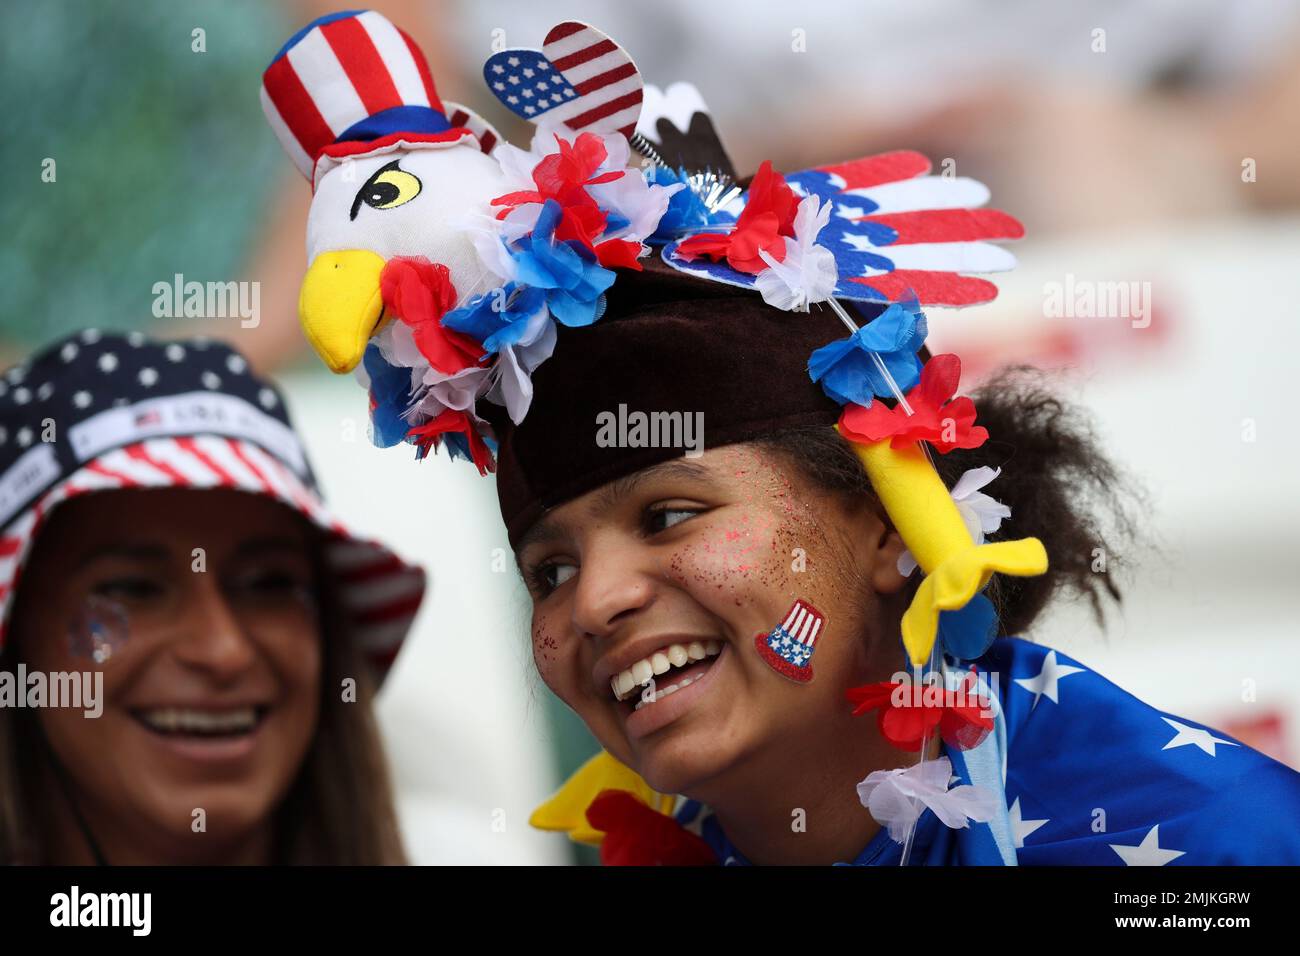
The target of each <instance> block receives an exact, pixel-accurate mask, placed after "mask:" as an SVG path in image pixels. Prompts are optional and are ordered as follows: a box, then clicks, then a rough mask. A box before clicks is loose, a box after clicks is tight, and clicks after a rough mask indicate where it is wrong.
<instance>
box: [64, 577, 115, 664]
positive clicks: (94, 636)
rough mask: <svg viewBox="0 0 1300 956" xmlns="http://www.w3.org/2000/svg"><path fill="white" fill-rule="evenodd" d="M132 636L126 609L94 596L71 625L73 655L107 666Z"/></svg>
mask: <svg viewBox="0 0 1300 956" xmlns="http://www.w3.org/2000/svg"><path fill="white" fill-rule="evenodd" d="M129 636H130V626H129V620H128V618H127V613H126V609H125V608H124V607H122V605H121V604H119V603H117V602H116V601H111V600H109V599H108V598H104V597H99V596H97V595H93V594H92V595H90V596H89V597H87V598H86V600H85V601H84V602H83V603H82V605H81V608H80V609H79V610H78V611H77V613H76V615H75V616H74V617H73V619H72V620H71V621H70V622H69V623H68V648H69V650H71V651H72V654H73V656H75V657H81V658H89V659H90V660H92V661H94V662H95V663H96V664H100V665H102V664H105V663H107V662H108V661H109V660H110V659H111V658H112V656H113V655H114V654H115V653H116V652H118V651H120V650H121V649H122V647H123V646H125V644H126V641H127V638H128V637H129Z"/></svg>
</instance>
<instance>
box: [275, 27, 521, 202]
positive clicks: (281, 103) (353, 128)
mask: <svg viewBox="0 0 1300 956" xmlns="http://www.w3.org/2000/svg"><path fill="white" fill-rule="evenodd" d="M261 99H262V109H263V111H264V112H265V113H266V118H267V121H268V122H269V123H270V124H271V128H272V129H273V130H274V131H275V135H276V137H277V138H278V139H279V140H280V144H281V145H282V146H283V147H284V150H285V152H286V153H288V154H289V158H290V159H292V160H293V163H294V165H295V166H297V167H298V169H299V170H300V171H301V172H302V174H303V175H304V176H306V177H307V178H308V179H309V180H312V183H313V186H314V185H315V183H316V181H318V180H319V178H320V175H322V173H323V170H322V169H318V168H317V163H318V161H319V160H321V158H322V157H324V156H331V157H333V156H357V155H363V154H365V153H367V152H371V151H374V150H376V149H379V148H381V147H385V146H388V147H391V146H392V145H393V144H394V143H395V142H399V141H400V142H401V143H403V144H404V145H406V146H408V147H410V146H415V147H419V146H426V147H445V146H454V145H456V144H458V143H460V142H465V141H468V142H470V143H472V144H474V145H475V146H477V148H479V149H481V150H482V151H483V152H485V153H488V152H491V151H492V149H493V148H494V147H495V146H496V143H497V135H496V132H495V131H494V130H493V129H492V128H491V126H489V125H488V124H487V123H486V122H485V121H483V120H482V119H481V118H480V117H478V116H477V115H476V114H474V113H473V112H472V111H471V110H468V109H466V108H465V107H463V106H459V105H458V104H455V103H448V104H446V105H444V103H443V101H442V100H441V98H439V96H438V91H437V88H436V87H435V86H434V82H433V75H432V74H431V73H430V72H429V64H428V63H427V62H426V61H425V58H424V54H423V53H421V52H420V49H419V47H417V46H416V45H415V43H414V42H413V41H412V40H411V38H410V37H409V36H407V35H406V34H405V33H403V32H402V31H401V30H400V29H398V28H397V27H396V26H394V25H393V23H392V22H390V21H389V20H388V19H387V18H386V17H384V16H383V15H382V14H379V13H376V12H374V11H373V10H366V11H348V12H343V13H333V14H329V15H328V16H323V17H320V18H319V19H317V20H314V21H313V22H311V23H309V24H308V25H307V26H305V27H303V29H301V30H299V31H298V32H297V33H295V34H294V35H293V36H292V37H291V38H290V39H289V41H288V42H287V43H286V44H285V45H284V46H283V47H282V48H281V49H280V52H279V53H277V54H276V56H275V59H273V60H272V61H271V65H270V66H269V67H267V69H266V72H265V73H264V74H263V75H262V92H261Z"/></svg>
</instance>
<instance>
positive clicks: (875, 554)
mask: <svg viewBox="0 0 1300 956" xmlns="http://www.w3.org/2000/svg"><path fill="white" fill-rule="evenodd" d="M862 523H863V525H864V526H865V530H866V537H865V538H864V539H863V540H864V541H867V542H869V543H870V547H868V548H867V550H866V553H865V555H864V556H863V557H864V560H865V562H866V566H865V567H864V568H863V571H864V572H865V574H866V577H867V580H868V581H870V582H871V587H872V589H873V590H875V591H876V593H878V594H897V593H898V592H899V591H901V590H902V589H903V587H904V585H906V584H907V578H906V577H904V576H903V575H902V574H901V573H900V572H899V570H898V558H899V556H900V555H901V554H902V553H903V552H904V551H906V550H907V545H906V544H904V543H903V537H902V535H900V534H899V533H898V532H897V531H896V530H894V526H893V525H892V524H891V523H890V522H889V519H888V518H886V517H882V516H881V515H880V514H878V513H877V512H876V511H874V510H867V511H866V514H865V515H864V516H863V520H862Z"/></svg>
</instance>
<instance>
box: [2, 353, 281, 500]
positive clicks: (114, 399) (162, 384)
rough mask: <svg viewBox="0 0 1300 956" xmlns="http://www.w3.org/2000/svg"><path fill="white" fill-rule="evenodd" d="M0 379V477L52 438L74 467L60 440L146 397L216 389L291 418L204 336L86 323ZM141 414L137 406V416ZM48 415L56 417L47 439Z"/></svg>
mask: <svg viewBox="0 0 1300 956" xmlns="http://www.w3.org/2000/svg"><path fill="white" fill-rule="evenodd" d="M0 383H3V387H0V477H2V476H3V475H4V474H5V473H7V472H8V471H9V469H10V468H12V467H13V466H14V465H15V464H16V463H17V462H18V460H19V458H20V457H22V456H23V455H24V454H27V453H28V452H29V451H31V450H32V449H33V448H34V447H39V445H40V444H41V443H42V441H50V442H51V446H52V447H53V448H54V450H55V452H56V456H57V457H58V458H59V462H58V467H59V468H60V469H64V470H66V469H68V468H70V467H72V466H73V465H74V464H75V463H76V462H75V461H74V458H75V455H74V452H73V448H72V446H71V445H69V444H68V443H67V442H63V441H60V440H59V439H61V438H62V437H63V436H64V435H67V434H69V433H70V430H71V429H73V428H75V427H76V426H77V425H79V424H81V423H83V422H86V421H88V420H89V419H91V418H93V417H94V416H96V415H98V414H100V413H101V412H105V411H108V410H110V409H121V408H126V407H129V406H131V405H134V404H135V403H137V402H142V401H145V400H156V399H166V398H168V397H171V396H180V395H185V394H188V393H193V392H200V391H203V390H207V391H209V392H217V391H220V392H221V393H223V394H226V395H230V396H233V397H236V398H240V399H243V400H244V401H245V402H247V403H248V404H249V405H250V406H252V407H253V408H256V409H257V410H259V411H261V412H262V413H264V414H267V415H270V416H271V417H272V418H275V419H277V420H279V421H280V422H281V423H282V424H285V425H288V416H287V413H286V411H285V409H284V404H283V401H282V400H281V399H280V397H279V395H278V394H277V392H276V390H275V389H274V388H273V387H272V386H271V385H270V384H269V383H267V382H264V381H261V380H259V379H257V378H255V377H254V375H253V373H252V370H251V368H250V366H249V364H248V361H247V359H245V358H244V357H243V356H242V355H240V354H239V353H237V352H235V351H233V350H232V349H230V348H229V347H227V346H224V345H221V346H220V347H218V346H216V345H215V344H214V343H211V342H208V341H206V340H191V341H186V342H184V343H181V342H159V341H156V340H153V339H150V338H149V337H148V336H146V335H144V334H143V333H141V332H128V333H125V334H123V333H118V332H103V331H101V330H99V329H86V330H84V331H82V332H79V333H76V334H75V335H74V336H72V337H69V338H66V339H63V340H61V341H59V342H56V343H54V344H52V345H50V346H49V347H47V348H45V349H43V350H42V351H40V352H38V353H37V354H36V355H34V356H32V358H31V359H30V360H29V361H27V362H25V363H23V364H21V365H16V366H14V367H13V368H11V369H8V370H7V371H6V372H5V373H4V374H3V375H0ZM146 417H147V415H146V414H145V412H144V411H142V413H141V421H143V420H144V418H146ZM46 420H51V421H54V422H57V423H58V430H57V431H55V432H53V433H52V434H53V436H54V437H52V438H48V439H47V438H46V437H45V431H44V429H45V422H46Z"/></svg>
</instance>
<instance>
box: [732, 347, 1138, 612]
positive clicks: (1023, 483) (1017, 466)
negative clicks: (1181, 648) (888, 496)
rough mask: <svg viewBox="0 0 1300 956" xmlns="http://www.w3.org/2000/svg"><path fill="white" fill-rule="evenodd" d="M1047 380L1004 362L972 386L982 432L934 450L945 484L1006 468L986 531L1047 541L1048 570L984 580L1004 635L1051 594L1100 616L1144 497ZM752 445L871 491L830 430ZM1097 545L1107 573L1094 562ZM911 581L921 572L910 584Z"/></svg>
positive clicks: (814, 475)
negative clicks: (977, 442)
mask: <svg viewBox="0 0 1300 956" xmlns="http://www.w3.org/2000/svg"><path fill="white" fill-rule="evenodd" d="M1044 379H1045V373H1044V372H1043V371H1042V370H1040V369H1036V368H1033V367H1031V366H1025V365H1017V366H1010V367H1007V368H1004V369H1003V370H1001V371H1000V372H999V373H997V374H996V375H995V376H994V377H992V378H990V379H989V380H987V381H986V382H984V383H983V384H982V385H981V386H979V387H978V388H977V389H975V390H974V391H973V392H972V393H971V397H972V398H973V399H974V401H975V407H976V410H977V412H978V421H979V424H981V425H983V426H984V427H985V428H987V429H988V431H989V436H990V437H989V440H988V441H986V442H985V443H984V444H983V445H981V446H980V447H979V448H972V449H954V450H953V451H951V452H949V453H948V454H946V455H940V454H933V455H932V456H931V457H932V458H933V460H934V462H935V468H936V470H937V471H938V473H939V476H940V477H941V478H942V479H943V482H944V484H945V485H947V486H948V487H949V488H951V487H952V486H953V485H954V484H955V483H956V481H957V479H958V478H960V477H961V475H962V474H963V473H964V472H965V471H967V470H969V469H971V468H979V467H981V466H984V465H987V466H991V467H1001V468H1003V469H1004V470H1003V472H1002V474H1001V475H999V476H998V478H997V479H996V480H995V481H994V482H993V484H992V485H991V486H990V487H989V489H988V490H989V493H991V494H992V495H993V496H994V497H995V498H997V499H998V500H999V501H1001V502H1002V503H1003V504H1005V505H1007V506H1008V507H1009V508H1010V509H1011V518H1009V519H1008V520H1007V521H1005V522H1004V523H1003V526H1002V529H1001V530H1000V531H999V533H997V534H993V535H990V536H989V540H992V541H997V540H1002V539H1005V538H1023V537H1036V538H1038V539H1039V540H1041V541H1042V542H1043V546H1044V548H1046V550H1047V557H1048V571H1047V573H1046V574H1043V575H1040V576H1038V577H1032V578H1016V577H1009V576H1006V575H994V576H993V579H992V580H991V581H990V583H989V586H988V590H987V591H986V592H985V593H986V594H987V595H988V597H989V599H990V600H991V601H992V602H993V605H994V607H995V608H997V611H998V617H999V621H1000V627H999V633H1001V634H1011V635H1020V634H1022V633H1023V632H1024V631H1026V630H1027V629H1028V628H1029V626H1030V625H1031V624H1032V623H1033V622H1034V621H1035V620H1036V619H1037V618H1038V617H1039V615H1040V614H1041V613H1042V611H1043V609H1044V608H1045V607H1046V606H1047V605H1048V604H1049V602H1051V600H1052V599H1053V598H1055V597H1057V596H1074V597H1077V598H1082V599H1085V600H1087V601H1088V602H1089V604H1090V605H1091V608H1092V611H1093V614H1094V616H1095V617H1096V619H1097V621H1098V623H1102V622H1104V618H1105V611H1104V608H1105V599H1106V598H1110V599H1112V600H1114V601H1115V602H1119V601H1120V600H1121V594H1120V588H1119V586H1118V585H1117V584H1116V582H1115V577H1114V573H1113V572H1114V570H1115V568H1116V567H1117V566H1119V565H1121V564H1122V563H1123V559H1124V556H1126V555H1127V554H1128V553H1129V549H1130V547H1131V545H1133V544H1134V543H1135V542H1136V541H1137V538H1138V534H1137V528H1138V522H1137V515H1139V514H1140V513H1141V509H1142V508H1143V506H1144V502H1145V494H1144V493H1143V492H1142V490H1141V489H1140V488H1139V487H1138V486H1137V485H1136V484H1135V482H1134V481H1133V480H1132V479H1131V478H1130V477H1129V476H1127V475H1125V474H1124V473H1123V472H1122V471H1121V469H1120V468H1119V467H1118V466H1117V465H1116V464H1115V463H1114V462H1112V461H1111V460H1110V458H1109V457H1107V455H1106V454H1105V453H1104V452H1103V450H1102V448H1101V445H1100V442H1099V441H1098V438H1097V435H1096V431H1095V427H1094V425H1093V423H1092V421H1091V420H1090V418H1089V417H1088V416H1087V415H1086V414H1085V412H1084V411H1083V410H1082V409H1080V408H1079V407H1077V406H1072V405H1070V404H1068V403H1067V402H1065V401H1064V400H1062V399H1061V398H1059V397H1058V396H1057V395H1056V394H1055V393H1054V392H1053V391H1052V389H1051V387H1050V386H1049V385H1048V384H1046V383H1045V381H1044ZM756 444H759V445H761V446H763V447H765V448H768V449H770V450H772V451H773V452H775V453H777V454H780V455H783V456H784V457H785V459H786V460H787V461H788V462H789V463H790V464H791V465H792V467H794V468H795V469H796V470H797V471H799V472H800V473H802V474H803V476H804V477H805V478H806V479H807V480H808V481H809V482H810V483H811V484H812V485H813V486H814V487H816V488H819V489H822V490H824V491H826V492H829V493H832V494H843V495H851V496H856V495H867V496H869V497H871V498H873V499H876V495H875V491H874V489H873V488H872V487H871V482H870V480H869V479H868V478H867V474H866V472H865V471H864V470H863V468H862V464H861V462H859V461H858V458H857V456H856V455H855V454H854V453H853V451H852V449H851V447H850V446H849V443H848V442H847V441H846V440H845V439H844V438H842V437H840V435H839V434H838V433H837V432H835V431H834V430H833V429H829V428H826V427H825V426H803V427H796V428H790V429H784V430H780V431H777V432H774V433H773V434H771V435H769V436H765V437H764V438H762V439H759V440H757V441H756ZM876 500H877V502H878V499H876ZM880 511H881V514H882V515H884V509H883V507H882V508H881V509H880ZM886 520H888V518H887V517H886ZM1099 551H1100V553H1101V554H1102V555H1104V556H1105V561H1106V566H1105V572H1104V573H1100V572H1098V571H1096V570H1094V568H1093V564H1094V561H1095V558H1096V556H1097V554H1098V553H1099ZM917 584H919V575H918V576H914V579H913V582H912V584H911V587H912V588H915V587H916V585H917Z"/></svg>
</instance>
